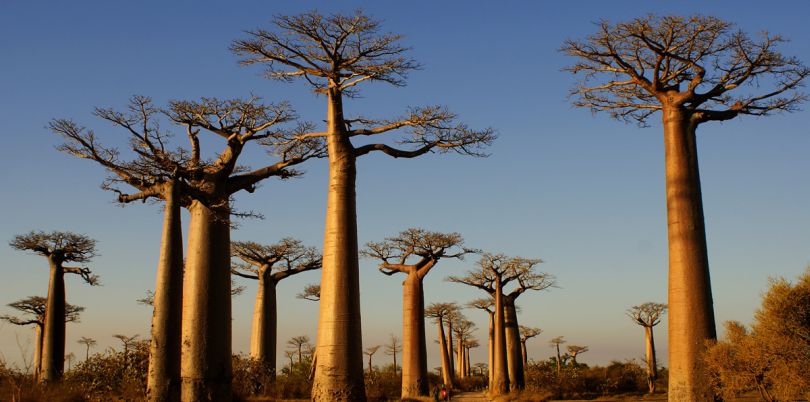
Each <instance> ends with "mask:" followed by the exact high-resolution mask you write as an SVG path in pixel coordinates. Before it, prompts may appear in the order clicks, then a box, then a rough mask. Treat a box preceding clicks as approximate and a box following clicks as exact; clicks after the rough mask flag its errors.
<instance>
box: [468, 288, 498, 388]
mask: <svg viewBox="0 0 810 402" xmlns="http://www.w3.org/2000/svg"><path fill="white" fill-rule="evenodd" d="M467 307H469V308H475V309H478V310H483V311H486V312H487V315H488V316H489V332H488V337H487V370H488V376H487V377H488V378H489V382H490V383H489V385H488V387H489V388H492V378H493V376H492V360H493V357H494V354H495V342H494V341H493V337H494V335H495V310H493V309H494V308H495V300H494V299H493V298H491V297H487V298H482V299H475V300H473V301H471V302H469V303H467Z"/></svg>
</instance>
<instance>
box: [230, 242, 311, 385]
mask: <svg viewBox="0 0 810 402" xmlns="http://www.w3.org/2000/svg"><path fill="white" fill-rule="evenodd" d="M231 254H233V256H234V257H236V258H238V259H239V260H241V261H242V262H243V263H237V264H234V265H233V268H232V273H233V274H234V275H237V276H240V277H242V278H248V279H253V280H257V281H258V283H259V286H258V288H257V290H256V304H255V306H254V308H253V330H252V333H251V338H250V357H252V358H253V359H256V360H258V361H259V362H261V363H262V364H263V366H264V367H271V368H272V369H273V370H272V371H273V373H274V374H273V375H275V368H276V330H277V328H276V326H277V309H278V307H277V303H276V287H277V286H278V283H279V282H281V281H282V280H284V279H286V278H289V277H290V276H293V275H296V274H299V273H301V272H306V271H311V270H315V269H319V268H320V267H321V256H320V255H319V254H318V252H317V251H316V250H315V249H314V248H312V247H305V246H304V245H303V243H302V242H301V241H300V240H296V239H293V238H289V237H288V238H284V239H282V240H281V241H279V242H278V243H276V244H271V245H262V244H258V243H254V242H236V241H235V242H231ZM293 339H295V338H293ZM306 342H309V338H308V337H307V339H306ZM299 352H300V350H299ZM298 360H299V363H300V360H301V355H300V353H299V356H298Z"/></svg>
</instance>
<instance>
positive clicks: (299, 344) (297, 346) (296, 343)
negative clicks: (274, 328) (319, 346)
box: [287, 335, 309, 364]
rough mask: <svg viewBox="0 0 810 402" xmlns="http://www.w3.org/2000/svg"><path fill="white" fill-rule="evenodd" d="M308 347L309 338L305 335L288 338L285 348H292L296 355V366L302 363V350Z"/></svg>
mask: <svg viewBox="0 0 810 402" xmlns="http://www.w3.org/2000/svg"><path fill="white" fill-rule="evenodd" d="M307 345H309V337H308V336H306V335H299V336H294V337H292V338H290V339H289V340H288V341H287V346H290V347H292V348H293V349H294V350H296V351H297V353H298V364H301V363H302V362H303V361H304V353H303V351H304V349H305V348H306V346H307Z"/></svg>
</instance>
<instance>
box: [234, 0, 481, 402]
mask: <svg viewBox="0 0 810 402" xmlns="http://www.w3.org/2000/svg"><path fill="white" fill-rule="evenodd" d="M273 24H274V25H275V28H274V30H273V31H267V30H262V29H258V30H255V31H251V32H249V33H248V36H249V37H248V38H247V39H243V40H237V41H235V42H234V43H233V45H232V50H233V51H234V52H235V53H236V54H237V55H239V56H240V57H241V58H242V59H241V62H242V64H245V65H250V64H262V65H264V66H265V67H266V71H267V76H268V77H270V78H274V79H279V80H283V81H291V80H293V79H295V78H303V79H304V80H305V82H306V83H308V84H310V85H311V86H312V88H313V89H314V90H315V92H316V93H318V94H321V95H325V97H326V101H327V116H326V130H325V131H322V132H311V133H308V134H304V135H302V136H301V138H325V139H326V142H327V146H328V154H329V187H328V189H329V190H328V197H327V211H326V227H325V231H324V232H325V237H324V248H323V252H324V264H323V265H324V267H323V276H322V280H321V298H322V300H323V302H322V303H321V304H320V310H321V311H320V316H319V321H318V341H317V348H318V359H317V364H316V372H315V378H314V382H313V386H312V397H313V399H314V400H316V401H320V400H329V401H336V400H352V401H361V400H365V390H364V386H363V361H362V360H363V344H362V336H361V330H360V328H361V322H360V291H359V279H358V276H359V269H358V247H357V211H356V209H357V208H356V197H355V178H356V174H357V172H356V160H357V158H359V157H361V156H363V155H367V154H370V153H376V152H380V153H383V154H386V155H389V156H392V157H394V158H414V157H417V156H420V155H423V154H426V153H429V152H456V153H459V154H463V155H473V156H483V154H482V152H481V151H480V149H481V147H482V146H486V145H489V144H490V143H491V142H492V141H493V140H494V138H495V133H494V131H493V130H491V129H485V130H472V129H470V128H469V127H468V126H467V125H465V124H463V123H458V122H457V121H456V115H455V114H453V113H451V112H450V111H448V110H447V108H445V107H441V106H431V107H424V108H412V109H410V111H409V112H408V113H407V115H406V116H405V117H403V118H397V119H393V120H373V119H367V118H362V117H358V118H348V117H347V116H346V115H345V114H344V110H343V101H344V98H351V97H353V96H355V95H357V93H358V85H359V84H362V83H365V82H375V81H376V82H383V83H388V84H392V85H394V86H401V85H404V84H405V80H404V79H405V76H406V74H407V73H408V72H409V71H411V70H413V69H415V68H417V67H418V65H417V64H416V63H415V62H414V61H413V60H410V59H409V58H407V56H406V53H407V50H408V48H407V47H405V46H403V45H401V44H400V39H401V37H400V36H399V35H394V34H386V33H381V32H380V23H379V22H378V21H376V20H374V19H372V18H370V17H368V16H366V15H364V14H363V13H362V12H361V11H357V12H356V13H354V14H350V15H342V14H334V15H329V16H324V15H321V14H319V13H318V12H314V11H313V12H309V13H305V14H300V15H295V16H276V17H275V18H274V19H273ZM399 129H410V133H409V135H406V136H404V137H403V138H401V139H400V140H399V144H401V145H403V146H395V145H390V144H387V143H384V142H375V140H376V139H377V138H379V136H380V135H383V134H385V133H388V132H392V131H397V130H399ZM357 137H361V138H366V139H369V138H370V139H371V141H369V142H365V141H364V143H363V145H356V144H354V143H353V142H352V140H353V139H356V138H357Z"/></svg>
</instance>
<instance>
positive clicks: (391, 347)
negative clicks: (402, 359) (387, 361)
mask: <svg viewBox="0 0 810 402" xmlns="http://www.w3.org/2000/svg"><path fill="white" fill-rule="evenodd" d="M401 351H402V344H401V343H400V342H399V338H397V337H396V335H394V334H391V340H390V341H389V342H388V344H387V345H385V354H387V355H388V356H392V357H393V358H394V374H396V373H397V353H399V352H401Z"/></svg>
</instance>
